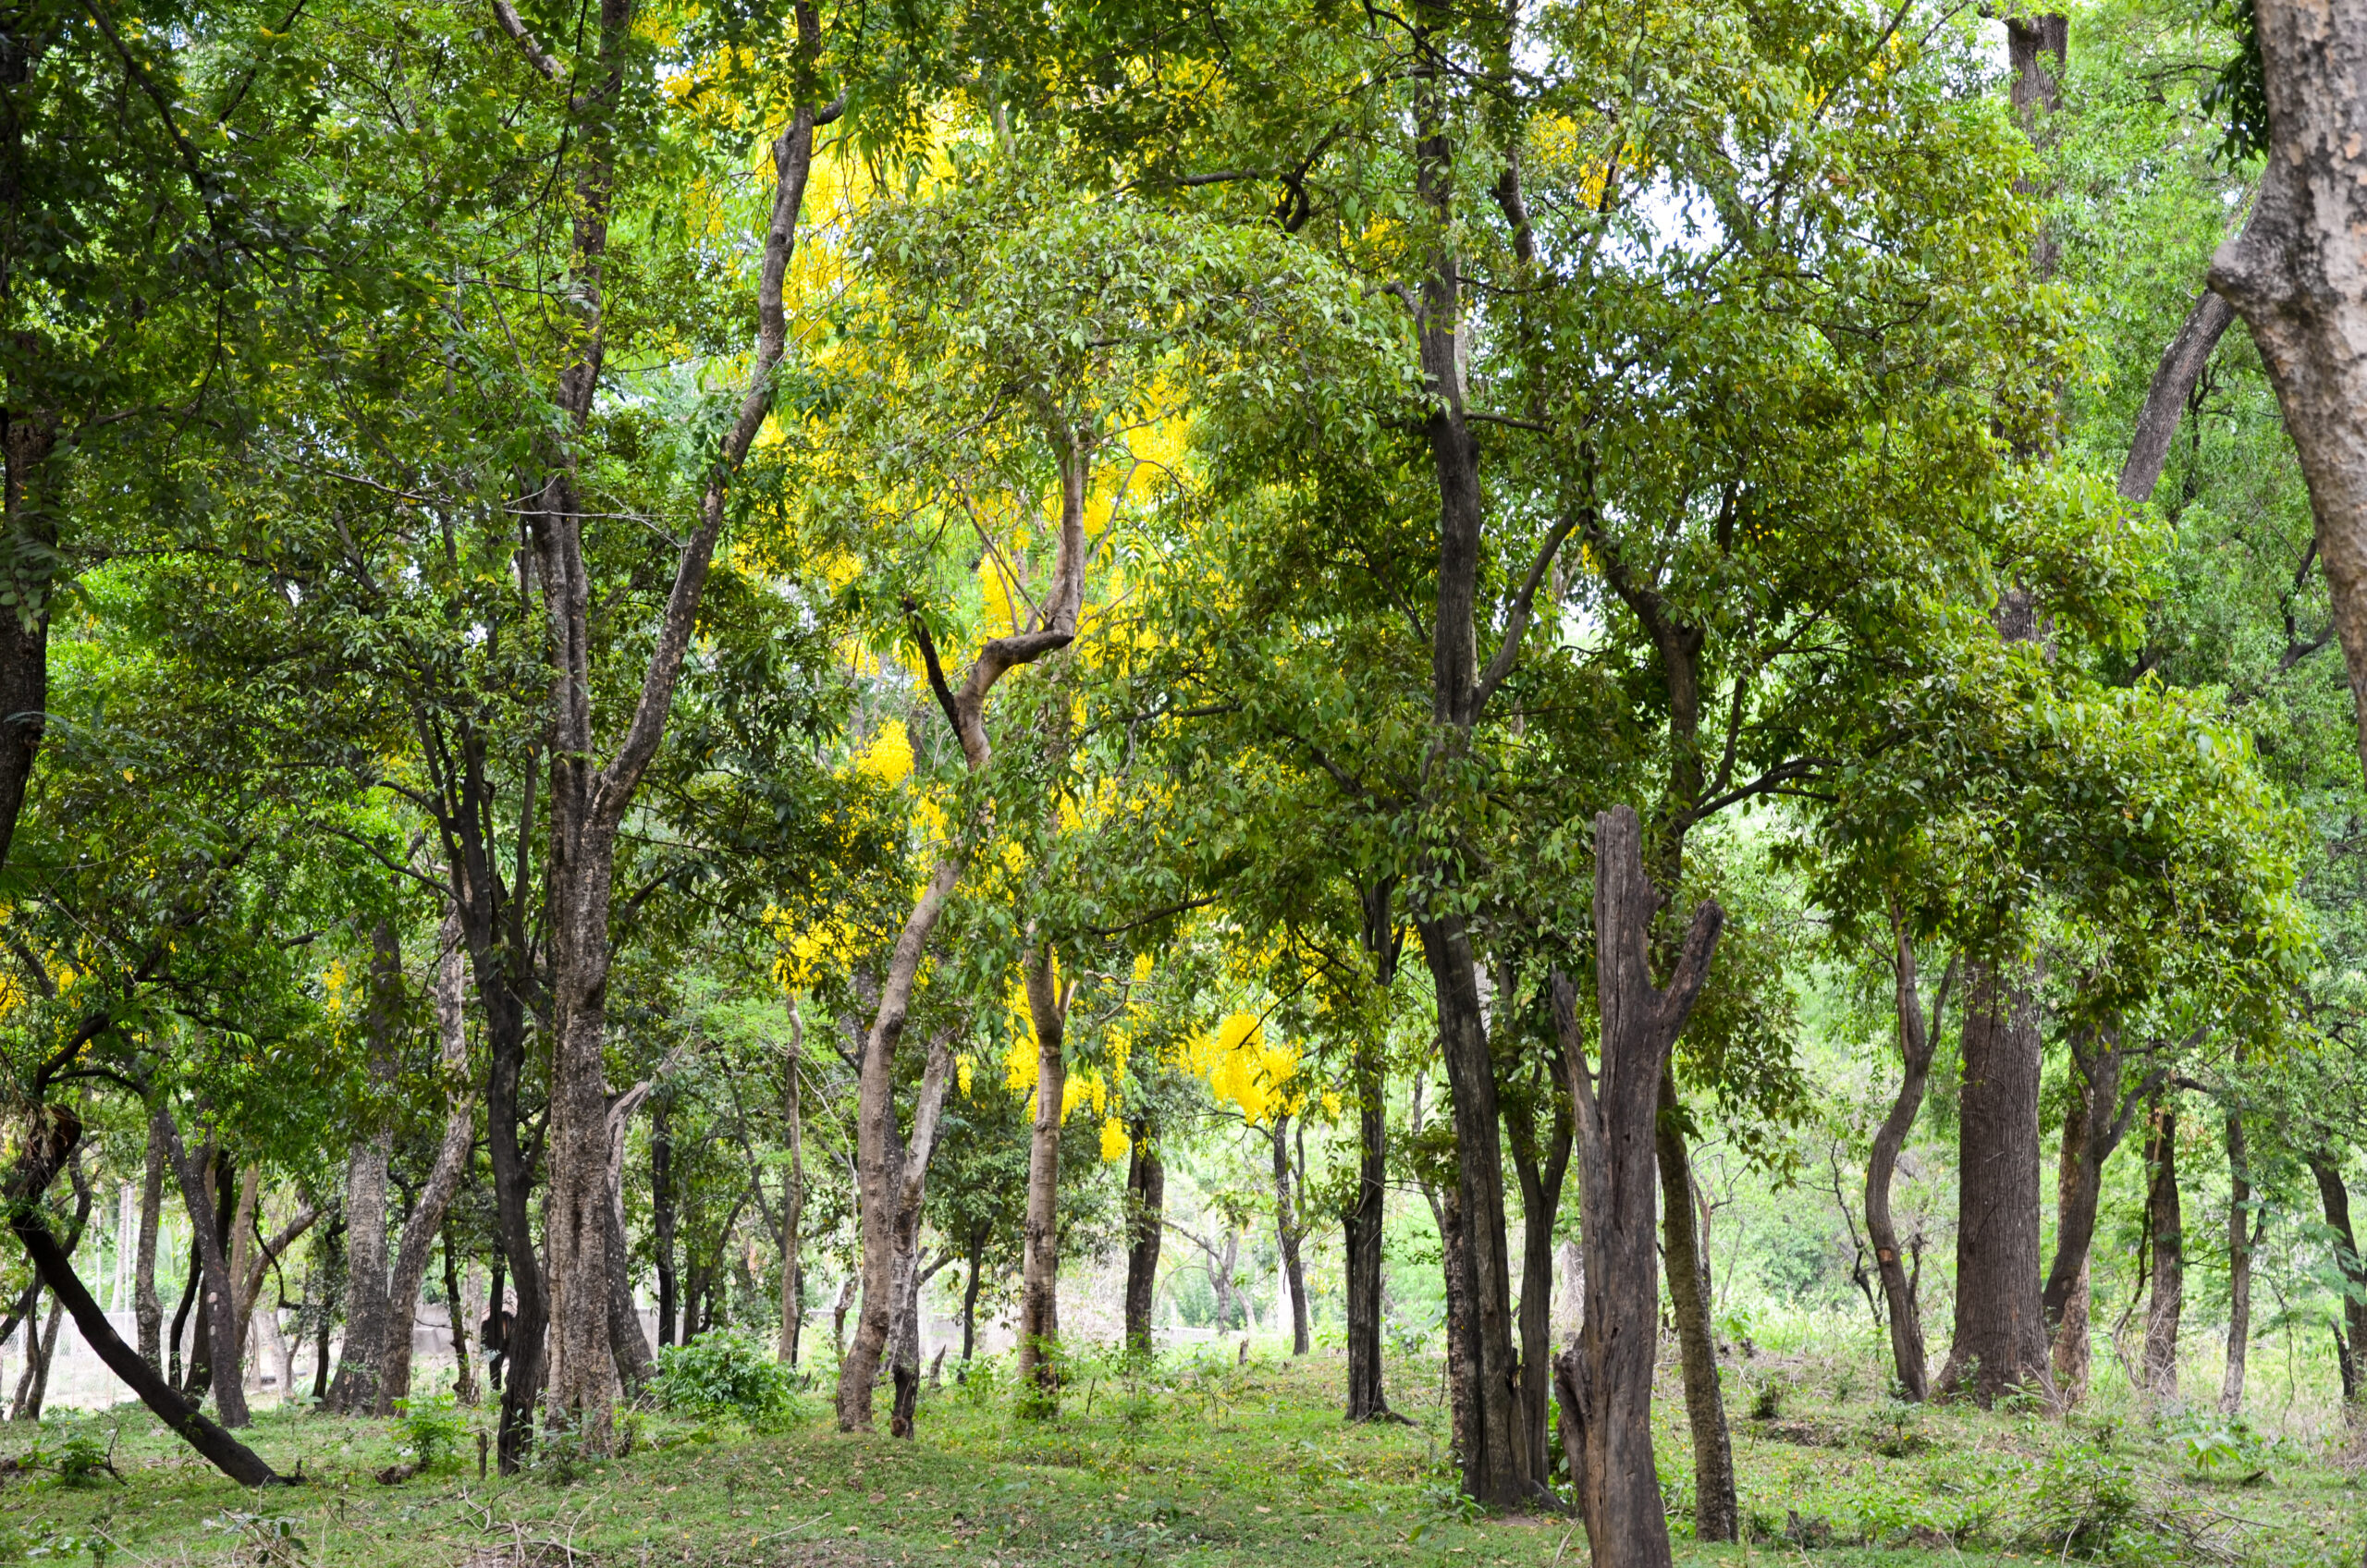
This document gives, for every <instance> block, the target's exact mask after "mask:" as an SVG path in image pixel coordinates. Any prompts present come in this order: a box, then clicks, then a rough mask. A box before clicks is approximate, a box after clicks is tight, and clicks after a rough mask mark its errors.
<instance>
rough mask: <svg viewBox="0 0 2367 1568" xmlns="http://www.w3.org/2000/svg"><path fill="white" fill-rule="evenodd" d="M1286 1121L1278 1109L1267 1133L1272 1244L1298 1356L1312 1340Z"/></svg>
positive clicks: (1294, 1353)
mask: <svg viewBox="0 0 2367 1568" xmlns="http://www.w3.org/2000/svg"><path fill="white" fill-rule="evenodd" d="M1290 1124H1291V1119H1290V1117H1289V1116H1288V1115H1287V1114H1285V1113H1280V1112H1278V1113H1276V1115H1275V1117H1274V1121H1273V1125H1272V1126H1271V1127H1269V1129H1268V1130H1267V1133H1268V1141H1269V1142H1270V1143H1271V1144H1272V1145H1274V1244H1275V1246H1276V1248H1277V1250H1279V1251H1280V1253H1281V1254H1282V1287H1283V1290H1284V1292H1285V1293H1286V1294H1288V1295H1289V1297H1290V1303H1291V1354H1293V1355H1294V1356H1298V1355H1305V1354H1306V1353H1307V1351H1308V1350H1309V1349H1310V1348H1312V1341H1310V1340H1309V1339H1308V1337H1307V1327H1306V1269H1305V1268H1304V1267H1303V1266H1302V1265H1301V1264H1300V1262H1299V1256H1298V1243H1299V1237H1300V1235H1301V1233H1302V1230H1301V1225H1300V1221H1299V1214H1298V1205H1297V1204H1296V1203H1295V1202H1294V1201H1293V1198H1292V1194H1291V1149H1290Z"/></svg>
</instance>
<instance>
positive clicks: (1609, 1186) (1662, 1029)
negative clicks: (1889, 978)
mask: <svg viewBox="0 0 2367 1568" xmlns="http://www.w3.org/2000/svg"><path fill="white" fill-rule="evenodd" d="M1660 903H1661V895H1660V894H1659V892H1658V891H1657V890H1655V889H1654V888H1653V887H1652V885H1651V882H1650V878H1648V877H1647V876H1645V874H1644V860H1643V828H1642V826H1641V825H1640V824H1639V823H1638V822H1637V818H1636V814H1635V813H1634V812H1632V811H1630V810H1628V809H1627V808H1626V807H1625V806H1621V807H1619V808H1617V809H1616V810H1614V811H1611V812H1607V813H1604V814H1603V815H1600V816H1598V817H1596V818H1595V896H1594V919H1595V966H1596V982H1595V989H1596V999H1597V1004H1598V1006H1599V1007H1600V1014H1601V1023H1600V1040H1601V1057H1602V1060H1601V1067H1600V1072H1599V1074H1598V1073H1590V1072H1588V1066H1587V1049H1586V1035H1585V1031H1584V1030H1583V1029H1582V1028H1581V1027H1580V1025H1579V1023H1578V1018H1577V991H1576V987H1574V986H1572V985H1571V984H1570V982H1569V980H1568V978H1567V977H1566V976H1564V975H1563V974H1560V973H1559V972H1556V973H1555V974H1554V975H1553V976H1552V981H1553V1017H1554V1026H1555V1029H1556V1032H1557V1033H1558V1034H1559V1035H1560V1037H1561V1044H1562V1054H1563V1061H1564V1071H1565V1072H1567V1073H1568V1075H1569V1081H1570V1099H1571V1103H1572V1105H1573V1106H1574V1107H1575V1108H1576V1127H1577V1150H1578V1197H1579V1205H1580V1210H1581V1216H1580V1229H1581V1233H1582V1235H1583V1237H1584V1241H1585V1245H1586V1270H1587V1292H1586V1317H1585V1323H1584V1326H1583V1328H1582V1329H1580V1330H1579V1336H1578V1343H1577V1345H1576V1348H1575V1349H1573V1350H1571V1351H1568V1352H1565V1353H1564V1354H1563V1355H1562V1356H1561V1357H1560V1358H1559V1359H1558V1360H1557V1361H1556V1362H1555V1364H1554V1392H1555V1395H1556V1397H1557V1399H1558V1400H1559V1401H1560V1403H1561V1406H1562V1431H1563V1444H1564V1449H1565V1450H1566V1452H1568V1454H1569V1458H1570V1479H1571V1484H1572V1488H1573V1490H1574V1491H1575V1492H1576V1498H1577V1504H1578V1512H1579V1513H1580V1515H1581V1517H1582V1518H1583V1520H1584V1521H1585V1525H1586V1531H1587V1541H1588V1547H1589V1557H1590V1560H1591V1562H1592V1563H1593V1565H1594V1568H1666V1565H1667V1564H1668V1563H1669V1562H1670V1561H1671V1557H1670V1550H1669V1537H1668V1520H1667V1518H1666V1516H1665V1515H1664V1513H1662V1506H1661V1492H1660V1477H1659V1473H1658V1471H1657V1470H1656V1469H1655V1468H1654V1465H1653V1462H1652V1427H1651V1410H1652V1404H1651V1402H1652V1363H1653V1359H1654V1355H1653V1353H1654V1349H1655V1346H1656V1345H1657V1343H1658V1340H1659V1334H1658V1331H1657V1324H1658V1320H1659V1316H1660V1299H1659V1298H1660V1287H1659V1260H1658V1258H1657V1257H1656V1256H1654V1252H1653V1231H1654V1227H1653V1213H1652V1209H1653V1195H1654V1188H1655V1186H1656V1182H1655V1181H1654V1175H1655V1170H1654V1167H1655V1164H1656V1153H1657V1150H1656V1145H1655V1139H1654V1130H1655V1124H1656V1123H1657V1122H1658V1121H1659V1120H1660V1117H1659V1115H1658V1108H1659V1102H1660V1094H1661V1080H1662V1075H1663V1074H1664V1073H1665V1072H1667V1068H1668V1060H1669V1053H1670V1051H1671V1049H1672V1048H1673V1047H1674V1045H1675V1043H1676V1037H1677V1035H1679V1034H1680V1033H1682V1032H1683V1030H1684V1027H1685V1021H1686V1017H1687V1016H1688V1015H1689V1014H1690V1012H1691V1011H1692V1008H1693V1002H1694V999H1695V998H1697V997H1698V996H1699V994H1700V989H1701V983H1702V981H1703V980H1705V979H1706V978H1707V977H1708V975H1709V971H1710V963H1711V959H1712V957H1713V956H1714V955H1715V953H1716V951H1717V943H1718V934H1719V931H1720V929H1721V927H1722V926H1723V923H1724V913H1723V911H1722V910H1721V909H1720V908H1719V907H1718V905H1717V903H1716V902H1715V901H1714V900H1704V901H1703V902H1702V903H1701V905H1700V906H1699V908H1698V909H1697V910H1696V911H1695V912H1694V917H1693V925H1692V928H1691V930H1690V931H1689V932H1688V933H1687V934H1686V938H1685V942H1684V946H1683V948H1682V949H1681V954H1680V957H1679V958H1678V960H1677V964H1676V970H1675V973H1674V974H1673V975H1672V976H1671V978H1670V981H1669V984H1668V986H1667V988H1666V989H1665V990H1663V989H1660V988H1658V987H1655V986H1653V984H1652V975H1651V962H1650V932H1651V926H1652V919H1653V915H1654V913H1655V912H1656V911H1657V910H1658V909H1659V907H1660ZM1668 1202H1669V1204H1670V1205H1671V1206H1672V1207H1673V1206H1675V1205H1679V1204H1686V1203H1688V1202H1689V1195H1688V1194H1687V1193H1686V1192H1684V1191H1681V1190H1680V1191H1676V1192H1673V1193H1671V1194H1669V1197H1668Z"/></svg>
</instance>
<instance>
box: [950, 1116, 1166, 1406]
mask: <svg viewBox="0 0 2367 1568" xmlns="http://www.w3.org/2000/svg"><path fill="white" fill-rule="evenodd" d="M1126 1134H1127V1139H1126V1141H1127V1144H1128V1153H1127V1156H1126V1318H1125V1324H1126V1330H1125V1331H1126V1352H1127V1354H1130V1355H1140V1356H1147V1355H1148V1354H1151V1351H1152V1350H1153V1348H1154V1346H1153V1345H1152V1343H1151V1326H1150V1316H1151V1305H1152V1300H1153V1297H1154V1295H1155V1293H1156V1292H1157V1290H1158V1288H1159V1238H1160V1236H1161V1235H1162V1234H1163V1233H1164V1232H1165V1231H1166V1218H1167V1167H1166V1165H1165V1164H1164V1162H1162V1161H1161V1160H1160V1158H1159V1145H1158V1144H1157V1143H1155V1142H1154V1141H1153V1139H1152V1133H1151V1127H1150V1123H1149V1122H1148V1121H1144V1120H1142V1119H1140V1118H1137V1119H1136V1120H1135V1121H1134V1122H1133V1123H1132V1124H1131V1125H1129V1126H1128V1127H1127V1129H1126ZM971 1272H972V1275H973V1277H974V1278H975V1274H976V1268H975V1265H973V1267H972V1269H971ZM964 1338H965V1341H966V1338H967V1336H966V1334H965V1336H964ZM962 1359H963V1360H964V1361H967V1360H968V1359H970V1358H969V1354H968V1353H967V1351H966V1349H965V1351H964V1353H963V1357H962Z"/></svg>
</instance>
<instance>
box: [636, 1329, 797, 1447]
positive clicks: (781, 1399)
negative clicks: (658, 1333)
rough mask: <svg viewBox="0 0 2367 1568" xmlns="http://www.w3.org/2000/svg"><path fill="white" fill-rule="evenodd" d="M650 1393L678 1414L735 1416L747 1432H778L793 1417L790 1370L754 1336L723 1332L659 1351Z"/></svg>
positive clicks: (794, 1403) (794, 1394)
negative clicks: (754, 1429)
mask: <svg viewBox="0 0 2367 1568" xmlns="http://www.w3.org/2000/svg"><path fill="white" fill-rule="evenodd" d="M650 1392H651V1393H652V1394H653V1395H655V1396H656V1400H657V1403H659V1404H660V1405H661V1406H663V1407H664V1408H666V1409H668V1410H670V1411H674V1412H676V1413H678V1414H681V1415H697V1416H714V1415H736V1416H738V1417H739V1418H740V1419H742V1421H745V1422H747V1423H748V1424H749V1425H750V1426H752V1427H773V1426H779V1425H780V1424H782V1423H784V1422H786V1421H789V1420H791V1419H793V1418H794V1417H795V1415H797V1411H798V1398H797V1385H796V1379H795V1378H794V1376H793V1375H792V1374H791V1371H790V1369H789V1368H788V1367H787V1366H783V1365H782V1364H781V1363H779V1362H778V1361H775V1360H774V1359H773V1355H772V1351H771V1349H770V1348H769V1347H768V1346H767V1345H764V1344H762V1343H760V1342H758V1341H757V1340H756V1339H755V1337H754V1335H750V1334H744V1333H741V1332H738V1331H736V1330H733V1329H713V1330H710V1331H708V1332H706V1333H704V1334H701V1335H700V1336H699V1337H698V1338H697V1339H695V1340H693V1341H691V1342H690V1343H689V1344H686V1345H668V1346H667V1347H666V1348H665V1349H664V1350H661V1351H659V1352H658V1353H657V1376H656V1378H654V1379H652V1381H651V1383H650Z"/></svg>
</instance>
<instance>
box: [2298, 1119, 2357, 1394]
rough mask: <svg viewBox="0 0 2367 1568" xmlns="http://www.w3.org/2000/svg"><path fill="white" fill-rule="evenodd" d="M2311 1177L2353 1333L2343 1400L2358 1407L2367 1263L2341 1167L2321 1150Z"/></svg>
mask: <svg viewBox="0 0 2367 1568" xmlns="http://www.w3.org/2000/svg"><path fill="white" fill-rule="evenodd" d="M2309 1163H2310V1174H2311V1175H2312V1176H2314V1177H2316V1178H2317V1180H2318V1202H2319V1204H2320V1205H2321V1206H2322V1207H2324V1210H2325V1217H2326V1229H2328V1230H2330V1231H2333V1232H2334V1234H2335V1254H2334V1261H2335V1267H2336V1268H2337V1269H2339V1270H2340V1271H2341V1273H2342V1279H2343V1283H2344V1284H2345V1285H2346V1286H2347V1287H2348V1288H2347V1289H2346V1290H2345V1291H2344V1292H2343V1297H2342V1318H2343V1324H2344V1327H2346V1328H2348V1329H2349V1330H2350V1332H2349V1335H2348V1336H2347V1337H2346V1338H2345V1340H2344V1341H2343V1342H2344V1347H2345V1348H2344V1352H2343V1357H2342V1397H2343V1400H2344V1402H2345V1403H2352V1404H2355V1403H2360V1402H2361V1398H2362V1393H2361V1390H2362V1389H2367V1379H2362V1378H2361V1376H2360V1374H2361V1370H2362V1369H2367V1262H2362V1261H2361V1258H2360V1256H2359V1239H2358V1237H2357V1235H2356V1234H2355V1233H2354V1232H2353V1231H2351V1229H2350V1191H2349V1188H2348V1187H2346V1186H2344V1185H2343V1182H2342V1167H2341V1166H2340V1165H2339V1164H2337V1163H2336V1160H2335V1158H2334V1156H2333V1154H2332V1153H2330V1152H2328V1151H2325V1150H2320V1151H2319V1152H2318V1153H2316V1154H2313V1155H2311V1156H2310V1157H2309Z"/></svg>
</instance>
